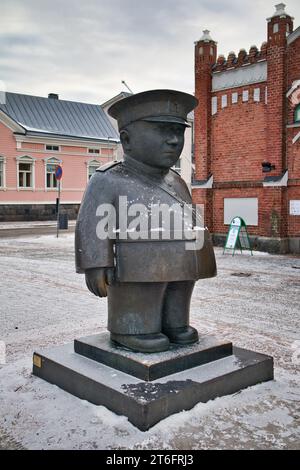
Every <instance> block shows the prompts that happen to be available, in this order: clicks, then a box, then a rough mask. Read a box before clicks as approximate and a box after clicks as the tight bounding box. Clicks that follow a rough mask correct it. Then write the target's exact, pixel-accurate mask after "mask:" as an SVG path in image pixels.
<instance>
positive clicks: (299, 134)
mask: <svg viewBox="0 0 300 470" xmlns="http://www.w3.org/2000/svg"><path fill="white" fill-rule="evenodd" d="M293 127H296V126H293ZM299 137H300V132H298V134H296V135H295V137H294V138H293V140H292V142H293V144H295V143H296V142H297V140H298V139H299Z"/></svg>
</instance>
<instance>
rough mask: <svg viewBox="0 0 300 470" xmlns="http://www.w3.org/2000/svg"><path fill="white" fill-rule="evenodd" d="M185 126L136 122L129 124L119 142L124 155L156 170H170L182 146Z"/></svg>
mask: <svg viewBox="0 0 300 470" xmlns="http://www.w3.org/2000/svg"><path fill="white" fill-rule="evenodd" d="M184 131H185V126H184V125H182V124H175V123H169V122H148V121H136V122H133V123H132V124H130V125H129V126H128V127H127V129H126V131H125V133H126V134H125V133H123V135H122V132H121V140H122V144H123V148H124V151H125V153H127V154H128V155H130V156H131V157H132V158H134V159H136V160H138V161H140V162H143V163H146V164H147V165H151V166H153V167H157V168H171V167H172V166H173V165H174V164H175V163H176V161H177V160H178V158H179V157H180V154H181V152H182V149H183V145H184Z"/></svg>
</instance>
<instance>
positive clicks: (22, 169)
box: [18, 157, 34, 189]
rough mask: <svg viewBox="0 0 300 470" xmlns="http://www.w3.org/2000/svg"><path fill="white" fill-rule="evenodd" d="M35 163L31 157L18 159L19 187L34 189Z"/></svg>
mask: <svg viewBox="0 0 300 470" xmlns="http://www.w3.org/2000/svg"><path fill="white" fill-rule="evenodd" d="M33 163H34V160H33V158H31V157H21V158H19V159H18V187H19V188H23V189H26V188H33Z"/></svg>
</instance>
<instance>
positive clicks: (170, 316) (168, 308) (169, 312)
mask: <svg viewBox="0 0 300 470" xmlns="http://www.w3.org/2000/svg"><path fill="white" fill-rule="evenodd" d="M194 285H195V282H194V281H179V282H169V283H168V286H167V289H166V292H165V300H164V307H163V319H162V324H163V327H162V332H163V333H164V334H165V335H166V336H167V337H168V338H169V340H170V342H171V343H175V344H182V345H187V344H193V343H196V342H197V341H198V339H199V335H198V331H197V330H196V329H195V328H193V327H192V326H190V325H189V316H190V302H191V296H192V293H193V288H194Z"/></svg>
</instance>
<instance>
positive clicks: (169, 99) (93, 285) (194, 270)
mask: <svg viewBox="0 0 300 470" xmlns="http://www.w3.org/2000/svg"><path fill="white" fill-rule="evenodd" d="M196 105H197V100H196V98H195V97H194V96H192V95H189V94H186V93H182V92H178V91H173V90H153V91H147V92H143V93H139V94H136V95H132V96H130V97H128V98H125V99H123V100H121V101H118V102H117V103H115V104H114V105H112V106H111V107H110V109H109V111H108V112H109V114H110V115H111V116H112V117H113V118H115V119H117V121H118V126H119V131H120V139H121V143H122V146H123V150H124V161H122V162H113V163H110V164H108V165H105V166H102V167H100V168H98V169H97V171H96V173H95V174H94V175H93V176H92V178H91V180H90V182H89V184H88V187H87V189H86V192H85V195H84V198H83V201H82V204H81V207H80V211H79V215H78V219H77V224H76V234H75V253H76V270H77V272H79V273H85V278H86V284H87V287H88V289H89V290H90V291H91V292H92V293H93V294H95V295H96V296H99V297H106V296H107V297H108V330H109V331H110V337H111V340H112V342H113V343H114V344H116V345H118V346H121V347H125V348H127V349H131V350H133V351H139V352H143V353H151V352H160V351H165V350H167V349H168V348H169V346H170V343H176V344H180V345H188V344H192V343H194V342H196V341H198V332H197V330H196V329H195V328H193V327H192V326H190V324H189V309H190V300H191V296H192V291H193V288H194V284H195V281H197V280H198V279H201V278H208V277H213V276H215V275H216V264H215V257H214V252H213V248H212V243H211V240H210V235H209V233H208V231H207V229H206V228H204V227H202V232H201V235H202V236H203V243H201V246H197V244H195V241H194V240H193V239H190V238H187V237H186V236H183V237H179V238H178V237H176V236H175V228H174V223H173V225H172V224H171V226H169V227H171V228H170V230H169V234H168V236H167V237H165V236H164V227H165V225H164V220H162V221H161V219H159V221H158V222H157V219H156V225H155V223H153V221H152V222H151V223H149V224H148V225H147V224H146V225H143V227H144V232H143V234H142V235H143V236H140V237H138V236H137V235H138V231H137V230H135V229H132V228H130V227H132V226H133V227H134V225H132V224H131V225H130V223H132V221H133V218H132V213H131V212H130V211H131V209H130V206H131V208H132V204H135V205H136V206H135V207H139V208H143V207H144V208H146V209H145V213H144V214H142V215H140V219H139V220H140V222H141V219H143V217H144V219H143V221H145V220H146V215H149V214H151V211H153V209H154V208H157V207H160V206H163V207H164V208H165V207H172V206H173V205H174V204H175V206H176V204H177V206H178V207H183V206H184V205H190V204H191V202H192V201H191V195H190V192H189V190H188V188H187V186H186V184H185V182H184V181H183V180H182V179H181V177H180V176H179V175H178V174H177V173H176V172H175V171H174V170H171V167H173V166H174V164H175V163H176V161H177V160H178V158H179V156H180V154H181V151H182V148H183V144H184V131H185V128H186V127H187V126H188V123H187V121H186V119H187V114H188V113H189V112H190V111H191V110H193V109H194V108H195V107H196ZM177 206H176V207H177ZM109 208H112V213H111V214H110V215H109V217H106V219H105V217H104V215H106V216H107V215H108V213H109ZM125 212H126V214H125ZM140 212H143V211H142V209H140ZM167 212H168V211H167ZM112 214H113V215H114V216H115V218H113V224H112V226H110V228H109V229H107V231H106V232H105V233H106V236H103V233H102V228H103V226H104V225H103V221H104V219H105V220H106V221H107V223H108V225H109V224H110V220H112V219H111V216H112ZM125 216H126V217H125ZM101 217H102V219H101ZM130 217H131V218H130ZM124 218H126V221H127V222H128V223H127V230H126V229H125V230H123V229H122V227H121V225H123V222H124ZM162 219H163V217H162ZM120 221H121V222H120ZM128 227H129V229H128ZM145 227H146V229H145ZM198 228H199V227H198ZM199 229H201V228H199ZM121 232H122V233H121ZM140 232H142V230H140ZM145 232H146V233H145ZM199 233H200V232H199ZM124 234H125V235H126V234H127V235H128V236H127V237H126V236H125V235H124ZM130 235H131V236H130ZM193 246H194V248H193Z"/></svg>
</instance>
